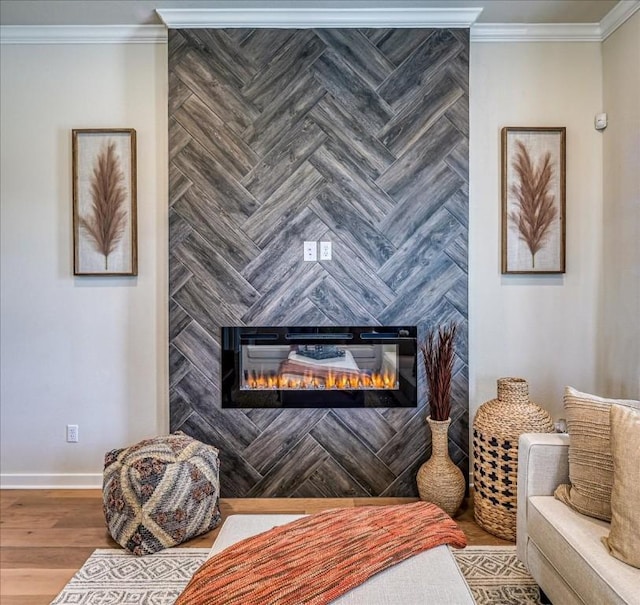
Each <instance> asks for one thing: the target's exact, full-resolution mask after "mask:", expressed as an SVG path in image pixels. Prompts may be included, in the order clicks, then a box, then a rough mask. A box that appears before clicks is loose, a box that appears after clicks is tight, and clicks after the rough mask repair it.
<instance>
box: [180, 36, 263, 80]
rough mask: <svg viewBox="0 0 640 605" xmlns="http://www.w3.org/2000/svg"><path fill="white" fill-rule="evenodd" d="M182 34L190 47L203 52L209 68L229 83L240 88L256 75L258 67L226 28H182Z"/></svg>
mask: <svg viewBox="0 0 640 605" xmlns="http://www.w3.org/2000/svg"><path fill="white" fill-rule="evenodd" d="M182 35H183V36H184V38H185V40H186V41H187V44H188V45H189V47H190V48H191V49H195V50H196V51H197V52H199V53H201V55H202V57H203V59H204V60H205V61H206V62H207V65H209V68H210V69H211V70H212V71H215V72H216V74H217V75H218V77H221V78H222V79H223V80H224V81H225V82H226V83H228V84H229V85H231V86H235V87H236V88H240V87H242V86H243V85H244V84H246V83H247V82H249V81H250V80H251V78H253V77H254V76H255V74H256V71H257V68H256V67H255V66H254V65H253V63H252V62H251V61H250V60H248V59H247V58H245V56H244V53H243V52H242V49H241V47H240V45H239V44H237V43H236V41H235V40H233V39H232V38H231V37H230V36H228V35H227V34H226V33H225V32H224V30H221V29H210V28H192V29H184V30H182Z"/></svg>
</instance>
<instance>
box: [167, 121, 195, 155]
mask: <svg viewBox="0 0 640 605" xmlns="http://www.w3.org/2000/svg"><path fill="white" fill-rule="evenodd" d="M190 142H191V137H190V136H189V133H188V132H187V131H186V130H185V129H184V128H182V126H181V125H180V124H178V122H177V121H176V120H174V119H173V118H169V161H171V160H173V158H175V157H176V156H177V155H178V154H179V153H180V152H181V151H182V150H183V149H184V148H185V147H186V146H187V145H188V144H189V143H190Z"/></svg>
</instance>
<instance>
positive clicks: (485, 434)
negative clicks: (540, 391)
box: [473, 378, 554, 541]
mask: <svg viewBox="0 0 640 605" xmlns="http://www.w3.org/2000/svg"><path fill="white" fill-rule="evenodd" d="M553 430H554V429H553V421H552V419H551V416H550V415H549V414H548V412H546V411H545V410H543V409H542V408H541V407H540V406H539V405H536V404H535V403H533V402H531V401H530V400H529V385H528V384H527V381H526V380H524V379H523V378H499V379H498V397H497V399H492V400H491V401H487V402H486V403H483V404H482V405H481V406H480V408H478V411H477V413H476V417H475V420H474V421H473V459H474V462H473V483H474V495H473V500H474V503H473V508H474V517H475V520H476V522H477V523H478V525H480V527H482V528H484V529H485V530H486V531H488V532H489V533H491V534H493V535H495V536H498V537H500V538H504V539H505V540H511V541H515V539H516V510H517V500H516V496H517V477H518V439H519V438H520V435H521V434H522V433H551V432H553Z"/></svg>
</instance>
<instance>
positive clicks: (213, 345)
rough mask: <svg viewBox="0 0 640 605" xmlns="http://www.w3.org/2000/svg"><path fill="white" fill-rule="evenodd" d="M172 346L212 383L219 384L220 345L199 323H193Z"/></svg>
mask: <svg viewBox="0 0 640 605" xmlns="http://www.w3.org/2000/svg"><path fill="white" fill-rule="evenodd" d="M171 344H172V345H173V347H175V348H176V349H177V350H178V351H179V352H180V353H181V354H182V355H183V356H184V357H185V358H186V359H188V360H189V361H190V362H191V364H192V365H193V366H195V367H196V368H198V369H199V371H200V372H201V373H202V374H204V375H205V376H206V377H207V378H208V379H209V380H211V382H212V383H214V384H218V383H219V371H218V362H219V359H220V344H219V343H218V340H217V339H216V338H213V337H212V336H211V335H210V334H208V333H207V332H206V330H204V329H203V328H202V327H200V326H199V325H198V323H197V322H195V321H192V322H191V323H190V324H189V325H188V326H187V327H186V328H185V329H184V330H182V332H180V334H178V335H177V336H176V337H175V338H174V339H173V340H172V341H171Z"/></svg>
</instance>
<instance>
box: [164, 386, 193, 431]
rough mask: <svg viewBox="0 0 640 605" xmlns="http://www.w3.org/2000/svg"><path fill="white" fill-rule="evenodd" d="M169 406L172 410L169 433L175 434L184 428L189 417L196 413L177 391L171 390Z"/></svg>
mask: <svg viewBox="0 0 640 605" xmlns="http://www.w3.org/2000/svg"><path fill="white" fill-rule="evenodd" d="M169 406H170V408H171V415H170V418H169V432H171V433H174V432H175V431H179V430H180V429H181V428H182V426H183V425H184V423H185V422H186V421H187V419H188V418H189V416H191V414H193V413H194V412H193V410H192V409H191V406H190V405H189V404H188V403H187V402H186V401H185V400H184V399H183V398H182V397H181V396H180V395H178V393H176V391H175V390H171V391H170V393H169Z"/></svg>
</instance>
